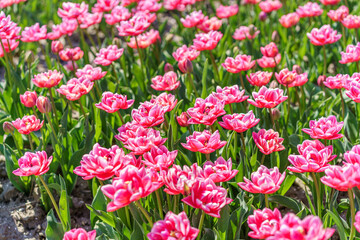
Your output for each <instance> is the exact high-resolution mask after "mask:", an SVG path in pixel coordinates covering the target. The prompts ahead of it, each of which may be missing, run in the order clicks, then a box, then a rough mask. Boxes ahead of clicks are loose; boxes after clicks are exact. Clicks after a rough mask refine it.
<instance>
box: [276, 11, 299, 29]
mask: <svg viewBox="0 0 360 240" xmlns="http://www.w3.org/2000/svg"><path fill="white" fill-rule="evenodd" d="M299 20H300V16H299V15H298V14H297V13H296V12H294V13H289V14H286V15H282V16H281V18H280V19H279V22H280V24H281V25H282V26H283V27H285V28H290V27H292V26H295V25H296V24H297V23H298V22H299Z"/></svg>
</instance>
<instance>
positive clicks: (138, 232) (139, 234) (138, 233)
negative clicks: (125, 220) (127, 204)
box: [130, 221, 145, 240]
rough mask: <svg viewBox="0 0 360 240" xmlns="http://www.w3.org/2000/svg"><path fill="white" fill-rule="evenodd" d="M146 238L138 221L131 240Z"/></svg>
mask: <svg viewBox="0 0 360 240" xmlns="http://www.w3.org/2000/svg"><path fill="white" fill-rule="evenodd" d="M144 238H145V234H144V230H143V229H142V228H141V226H140V224H139V223H138V222H137V221H134V231H133V232H132V233H131V236H130V240H141V239H144Z"/></svg>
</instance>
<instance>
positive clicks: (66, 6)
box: [58, 2, 89, 19]
mask: <svg viewBox="0 0 360 240" xmlns="http://www.w3.org/2000/svg"><path fill="white" fill-rule="evenodd" d="M88 9H89V5H87V4H85V2H82V3H81V4H79V3H72V2H63V4H62V8H59V9H58V15H59V17H61V18H65V19H76V18H78V17H79V16H81V15H83V14H84V13H86V12H87V11H88Z"/></svg>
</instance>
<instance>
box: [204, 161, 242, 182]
mask: <svg viewBox="0 0 360 240" xmlns="http://www.w3.org/2000/svg"><path fill="white" fill-rule="evenodd" d="M203 169H204V170H203V175H204V178H205V179H207V178H210V179H211V180H213V181H214V183H218V182H227V181H230V179H232V178H233V177H235V175H236V174H237V173H238V172H239V171H238V170H232V161H231V158H229V160H227V161H226V160H225V159H224V158H222V157H219V158H218V159H216V161H215V162H214V163H213V162H211V161H207V162H205V163H204V166H203Z"/></svg>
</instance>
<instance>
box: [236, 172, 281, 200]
mask: <svg viewBox="0 0 360 240" xmlns="http://www.w3.org/2000/svg"><path fill="white" fill-rule="evenodd" d="M285 174H286V173H285V172H284V173H283V174H281V173H280V172H279V169H278V168H277V167H274V168H271V169H268V168H267V167H265V166H263V165H261V166H260V167H259V168H258V170H257V171H256V172H253V173H252V174H251V181H250V180H249V179H247V178H245V177H244V182H239V183H238V185H239V187H241V188H242V189H243V190H245V191H247V192H251V193H262V194H272V193H274V192H276V191H277V190H279V188H280V185H281V183H282V182H283V181H284V179H285Z"/></svg>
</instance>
